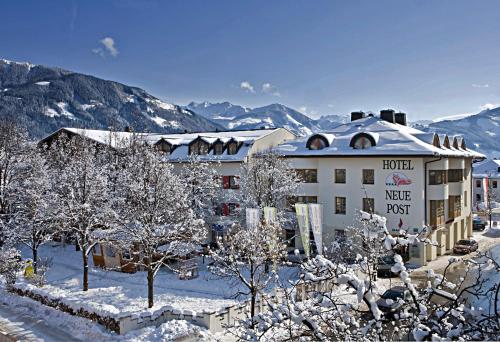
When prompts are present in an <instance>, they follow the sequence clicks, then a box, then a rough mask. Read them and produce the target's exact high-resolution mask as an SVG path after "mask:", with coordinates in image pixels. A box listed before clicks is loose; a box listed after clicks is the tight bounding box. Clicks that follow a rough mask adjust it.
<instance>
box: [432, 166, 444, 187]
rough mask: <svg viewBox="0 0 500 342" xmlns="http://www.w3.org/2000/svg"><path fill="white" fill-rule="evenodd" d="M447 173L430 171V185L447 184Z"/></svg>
mask: <svg viewBox="0 0 500 342" xmlns="http://www.w3.org/2000/svg"><path fill="white" fill-rule="evenodd" d="M446 174H447V173H446V171H444V170H429V185H439V184H446Z"/></svg>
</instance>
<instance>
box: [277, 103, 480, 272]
mask: <svg viewBox="0 0 500 342" xmlns="http://www.w3.org/2000/svg"><path fill="white" fill-rule="evenodd" d="M351 118H352V122H350V123H347V124H343V125H341V126H338V127H337V128H335V129H333V130H331V131H329V132H328V133H320V134H314V135H312V136H310V137H307V138H303V139H298V140H295V141H292V142H287V143H284V144H282V145H280V146H279V147H278V149H277V150H278V151H279V152H281V153H283V154H284V155H285V156H286V157H287V158H289V160H290V162H291V164H292V166H293V167H294V168H295V169H297V170H299V172H301V173H302V174H304V176H305V177H303V178H304V179H305V181H304V183H303V184H302V185H301V187H300V189H299V192H297V194H296V195H297V196H296V199H295V202H305V203H307V202H313V203H321V204H323V222H324V228H323V240H324V241H325V243H326V244H327V243H328V242H329V241H332V240H333V239H335V238H336V237H342V236H343V235H344V230H345V229H346V227H349V226H350V225H353V224H355V222H356V221H357V219H358V217H359V210H360V209H362V210H364V211H368V212H370V211H373V212H374V213H377V214H380V215H382V216H385V217H386V218H387V226H388V229H389V231H390V232H391V233H392V234H394V235H397V234H398V232H399V231H400V229H404V230H406V231H408V232H410V233H416V232H421V231H423V228H424V227H426V226H429V227H432V232H431V233H430V234H429V235H428V237H429V238H430V239H431V240H435V241H437V245H438V246H437V247H435V246H431V245H427V246H426V247H424V245H423V244H416V245H413V246H410V248H409V251H408V255H406V258H407V259H409V261H410V262H411V263H414V264H417V265H423V264H425V263H426V262H427V261H430V260H433V259H435V258H436V257H437V256H438V255H443V254H447V253H449V252H450V251H451V250H452V249H453V246H454V244H455V242H456V241H458V240H459V239H461V238H465V237H470V236H472V216H471V213H472V210H471V193H472V191H471V190H472V172H471V168H472V161H473V159H475V158H484V157H483V156H482V155H481V154H479V153H476V152H474V151H471V150H469V149H468V148H467V147H466V144H465V141H464V140H463V138H462V137H458V136H455V137H452V136H450V137H448V136H446V135H436V134H434V133H424V132H421V131H419V130H416V129H413V128H411V127H408V126H406V115H405V114H403V113H394V111H392V110H385V111H381V115H380V118H378V117H374V116H368V117H366V116H365V114H364V113H362V112H356V113H352V115H351ZM296 244H297V246H301V242H300V241H296Z"/></svg>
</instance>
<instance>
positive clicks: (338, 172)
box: [335, 169, 346, 184]
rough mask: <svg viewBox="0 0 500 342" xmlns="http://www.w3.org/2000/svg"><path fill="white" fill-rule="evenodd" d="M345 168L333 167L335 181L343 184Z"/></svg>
mask: <svg viewBox="0 0 500 342" xmlns="http://www.w3.org/2000/svg"><path fill="white" fill-rule="evenodd" d="M345 179H346V177H345V169H335V183H342V184H345Z"/></svg>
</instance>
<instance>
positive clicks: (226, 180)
mask: <svg viewBox="0 0 500 342" xmlns="http://www.w3.org/2000/svg"><path fill="white" fill-rule="evenodd" d="M222 188H224V189H229V176H222Z"/></svg>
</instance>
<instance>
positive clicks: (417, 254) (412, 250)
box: [409, 244, 420, 259]
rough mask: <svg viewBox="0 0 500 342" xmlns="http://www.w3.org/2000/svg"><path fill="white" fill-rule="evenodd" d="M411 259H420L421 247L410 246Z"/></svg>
mask: <svg viewBox="0 0 500 342" xmlns="http://www.w3.org/2000/svg"><path fill="white" fill-rule="evenodd" d="M409 254H410V258H417V259H418V258H420V246H419V245H417V244H415V245H411V246H410V253H409Z"/></svg>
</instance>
